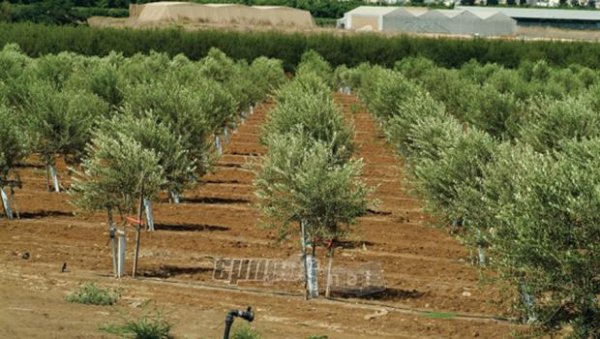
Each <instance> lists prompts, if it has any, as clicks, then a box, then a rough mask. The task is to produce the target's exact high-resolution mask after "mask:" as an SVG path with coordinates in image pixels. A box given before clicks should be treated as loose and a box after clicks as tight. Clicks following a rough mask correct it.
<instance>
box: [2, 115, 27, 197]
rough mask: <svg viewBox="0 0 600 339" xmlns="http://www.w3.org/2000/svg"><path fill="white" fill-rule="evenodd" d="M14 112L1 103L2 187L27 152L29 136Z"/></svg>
mask: <svg viewBox="0 0 600 339" xmlns="http://www.w3.org/2000/svg"><path fill="white" fill-rule="evenodd" d="M24 132H25V131H24V129H23V127H22V126H21V125H20V124H19V120H18V119H17V117H16V115H15V114H14V112H12V111H10V110H9V109H8V108H6V107H4V106H3V105H2V104H0V187H2V186H4V184H5V183H4V182H5V180H7V178H8V175H9V173H10V171H11V169H13V168H14V167H15V165H16V164H17V163H18V162H19V161H20V160H21V159H23V158H24V157H25V155H26V154H27V138H26V134H25V133H24Z"/></svg>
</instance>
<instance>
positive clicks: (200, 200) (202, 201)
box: [182, 197, 250, 205]
mask: <svg viewBox="0 0 600 339" xmlns="http://www.w3.org/2000/svg"><path fill="white" fill-rule="evenodd" d="M182 201H183V202H187V203H192V204H226V205H227V204H247V203H249V202H250V200H248V199H235V198H233V199H230V198H216V197H196V198H183V199H182Z"/></svg>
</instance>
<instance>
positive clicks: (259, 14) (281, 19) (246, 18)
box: [129, 2, 315, 28]
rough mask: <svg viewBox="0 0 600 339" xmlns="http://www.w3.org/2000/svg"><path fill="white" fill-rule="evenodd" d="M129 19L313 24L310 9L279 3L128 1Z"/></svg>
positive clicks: (216, 22) (138, 20)
mask: <svg viewBox="0 0 600 339" xmlns="http://www.w3.org/2000/svg"><path fill="white" fill-rule="evenodd" d="M129 13H130V19H131V20H134V21H136V22H137V23H139V24H148V23H160V22H195V23H213V24H239V25H267V26H287V27H298V28H313V27H314V26H315V23H314V20H313V18H312V16H311V15H310V12H308V11H303V10H299V9H294V8H289V7H280V6H243V5H236V4H205V5H202V4H196V3H191V2H152V3H148V4H144V5H134V4H132V5H130V9H129Z"/></svg>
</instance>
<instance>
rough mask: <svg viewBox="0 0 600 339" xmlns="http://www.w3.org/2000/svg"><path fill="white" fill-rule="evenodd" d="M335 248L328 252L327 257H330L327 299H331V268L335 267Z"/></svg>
mask: <svg viewBox="0 0 600 339" xmlns="http://www.w3.org/2000/svg"><path fill="white" fill-rule="evenodd" d="M334 251H335V248H334V247H333V246H331V247H330V248H329V250H328V251H327V252H328V253H327V256H328V257H329V259H328V263H327V286H326V287H325V298H327V299H329V296H330V290H331V266H332V265H333V253H334Z"/></svg>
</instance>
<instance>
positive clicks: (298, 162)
mask: <svg viewBox="0 0 600 339" xmlns="http://www.w3.org/2000/svg"><path fill="white" fill-rule="evenodd" d="M267 149H268V152H267V154H266V155H265V157H264V159H263V161H262V164H261V165H260V171H259V173H258V176H257V178H256V180H255V182H254V184H255V187H256V195H257V196H258V198H259V200H260V205H261V209H262V211H263V213H264V215H265V216H266V217H268V218H270V219H273V220H276V221H279V222H282V223H283V226H282V229H281V230H282V232H283V233H284V234H285V233H286V232H287V231H288V226H289V224H290V222H299V221H304V222H306V223H307V224H308V225H311V228H310V229H309V230H308V234H309V235H310V236H311V237H317V236H320V237H323V238H326V239H332V238H337V237H340V236H342V235H343V234H344V233H345V232H346V229H343V228H342V226H343V225H349V224H351V223H353V221H354V220H355V218H356V217H358V216H360V215H362V214H364V213H365V212H366V209H367V202H366V195H367V193H368V192H369V190H368V188H367V187H366V186H365V185H364V184H363V183H361V182H360V180H359V177H360V173H361V170H362V162H361V161H359V160H350V161H348V162H345V163H342V164H339V163H336V160H335V154H334V153H333V150H332V147H331V146H330V145H328V144H326V143H324V142H322V141H316V140H313V139H309V138H308V137H306V136H305V135H303V134H301V133H295V134H294V133H287V134H282V135H272V136H270V138H269V139H268V142H267Z"/></svg>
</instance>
